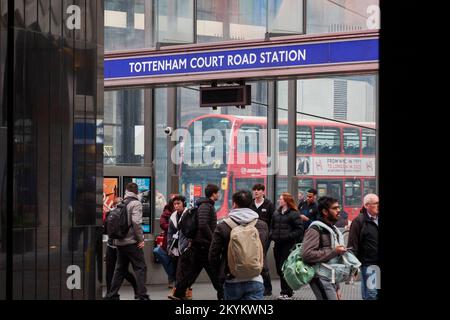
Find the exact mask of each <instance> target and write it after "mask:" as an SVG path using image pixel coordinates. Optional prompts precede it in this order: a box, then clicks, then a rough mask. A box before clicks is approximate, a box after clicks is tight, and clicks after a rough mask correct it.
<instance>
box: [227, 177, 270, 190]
mask: <svg viewBox="0 0 450 320" xmlns="http://www.w3.org/2000/svg"><path fill="white" fill-rule="evenodd" d="M234 183H235V187H234V189H235V190H236V191H237V190H242V189H246V190H250V191H251V190H252V188H253V186H254V185H255V184H257V183H259V184H264V178H245V179H236V180H235V181H234Z"/></svg>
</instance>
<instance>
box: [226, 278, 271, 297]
mask: <svg viewBox="0 0 450 320" xmlns="http://www.w3.org/2000/svg"><path fill="white" fill-rule="evenodd" d="M223 289H224V298H225V300H263V299H264V284H263V283H261V282H258V281H246V282H225V284H224V285H223Z"/></svg>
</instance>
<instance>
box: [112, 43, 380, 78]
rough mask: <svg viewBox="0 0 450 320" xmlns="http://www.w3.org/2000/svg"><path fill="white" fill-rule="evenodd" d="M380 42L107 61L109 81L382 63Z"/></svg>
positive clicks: (218, 51)
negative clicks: (379, 58)
mask: <svg viewBox="0 0 450 320" xmlns="http://www.w3.org/2000/svg"><path fill="white" fill-rule="evenodd" d="M378 56H379V55H378V39H362V40H344V41H331V42H320V43H306V44H298V45H296V44H294V45H273V46H265V47H261V46H259V47H254V48H244V49H228V50H215V51H201V52H189V53H177V54H160V55H157V54H154V55H148V56H141V57H133V58H129V57H127V58H111V59H105V65H104V70H105V71H104V72H105V80H113V79H117V80H118V79H128V78H139V77H154V76H173V75H182V74H197V73H213V72H227V71H245V70H258V69H259V70H261V69H274V68H286V67H303V66H315V65H330V64H342V63H364V62H377V61H378Z"/></svg>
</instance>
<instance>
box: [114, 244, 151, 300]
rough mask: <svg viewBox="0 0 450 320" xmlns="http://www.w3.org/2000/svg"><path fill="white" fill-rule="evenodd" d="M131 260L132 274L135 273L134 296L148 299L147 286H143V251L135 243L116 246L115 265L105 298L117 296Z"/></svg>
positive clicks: (145, 270)
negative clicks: (109, 288)
mask: <svg viewBox="0 0 450 320" xmlns="http://www.w3.org/2000/svg"><path fill="white" fill-rule="evenodd" d="M130 262H131V265H132V266H133V270H134V274H135V275H136V288H137V290H136V291H137V292H136V296H137V297H138V299H148V295H147V288H146V287H145V277H146V273H147V266H146V265H145V260H144V251H143V250H142V249H139V248H138V247H137V244H136V243H134V244H129V245H126V246H117V265H116V270H115V271H114V276H113V279H112V283H111V290H110V291H108V293H107V295H106V296H107V298H114V297H116V296H118V292H119V289H120V287H121V285H122V282H123V279H124V278H125V275H126V274H127V272H129V271H128V266H129V264H130Z"/></svg>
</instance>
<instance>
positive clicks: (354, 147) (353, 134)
mask: <svg viewBox="0 0 450 320" xmlns="http://www.w3.org/2000/svg"><path fill="white" fill-rule="evenodd" d="M360 149H361V148H360V146H359V129H350V128H345V129H344V153H345V154H359V151H360Z"/></svg>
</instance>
